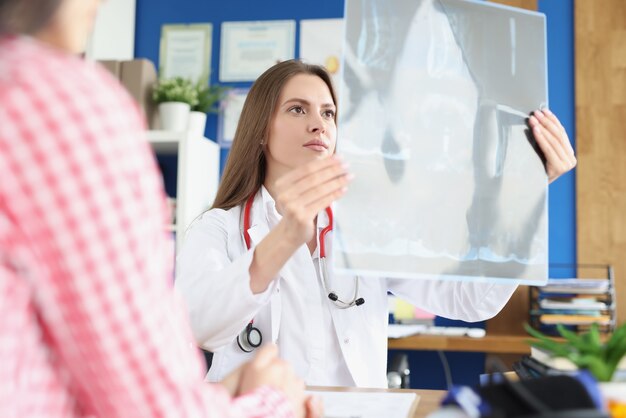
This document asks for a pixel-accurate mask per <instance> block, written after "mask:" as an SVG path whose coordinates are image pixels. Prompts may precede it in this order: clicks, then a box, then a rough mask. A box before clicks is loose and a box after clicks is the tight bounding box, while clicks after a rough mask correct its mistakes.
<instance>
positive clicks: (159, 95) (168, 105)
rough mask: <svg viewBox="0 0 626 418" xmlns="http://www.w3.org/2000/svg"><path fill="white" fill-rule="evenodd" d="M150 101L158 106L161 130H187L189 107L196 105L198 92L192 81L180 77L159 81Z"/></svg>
mask: <svg viewBox="0 0 626 418" xmlns="http://www.w3.org/2000/svg"><path fill="white" fill-rule="evenodd" d="M152 99H153V100H154V102H155V103H157V104H158V105H159V116H160V117H161V128H162V129H165V130H171V131H185V130H187V124H188V120H189V112H190V111H191V107H192V106H195V105H196V104H197V103H198V92H197V90H196V87H195V85H194V84H193V82H192V81H190V80H187V79H184V78H182V77H174V78H168V79H161V80H159V81H157V83H156V84H155V86H154V88H153V90H152Z"/></svg>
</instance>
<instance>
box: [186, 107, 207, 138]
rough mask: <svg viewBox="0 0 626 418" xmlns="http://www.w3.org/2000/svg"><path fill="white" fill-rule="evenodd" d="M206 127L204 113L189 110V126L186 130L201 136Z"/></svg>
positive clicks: (195, 135) (192, 134) (193, 134)
mask: <svg viewBox="0 0 626 418" xmlns="http://www.w3.org/2000/svg"><path fill="white" fill-rule="evenodd" d="M205 128H206V113H204V112H191V113H190V114H189V126H188V127H187V132H189V134H190V135H191V136H194V137H203V136H204V129H205Z"/></svg>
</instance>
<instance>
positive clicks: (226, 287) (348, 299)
mask: <svg viewBox="0 0 626 418" xmlns="http://www.w3.org/2000/svg"><path fill="white" fill-rule="evenodd" d="M529 123H530V124H531V127H532V128H533V129H534V133H535V136H536V138H537V141H538V143H539V145H540V146H541V148H542V150H543V151H544V153H545V154H546V158H547V161H548V162H547V171H548V175H549V177H550V180H554V179H555V178H556V177H558V176H559V175H560V174H562V173H564V172H565V171H567V170H569V169H571V168H572V167H573V166H574V165H575V158H574V153H573V151H572V149H571V146H570V145H569V140H568V138H567V135H566V134H565V131H564V130H563V128H562V127H561V125H560V123H559V122H558V120H557V119H556V118H555V117H554V116H553V115H552V114H551V113H550V112H549V111H547V110H546V111H543V112H541V111H537V112H535V113H534V116H531V118H530V121H529ZM336 133H337V126H336V97H335V92H334V90H333V87H332V83H331V80H330V78H329V76H328V74H327V73H326V71H325V70H324V69H323V68H322V67H319V66H315V65H306V64H303V63H301V62H299V61H296V60H291V61H285V62H282V63H280V64H276V65H275V66H273V67H272V68H270V69H268V70H267V71H266V72H265V73H264V74H262V75H261V76H260V77H259V78H258V79H257V81H256V82H255V83H254V85H253V86H252V88H251V89H250V92H249V94H248V97H247V99H246V102H245V105H244V107H243V110H242V113H241V117H240V121H239V125H238V127H237V131H236V134H235V138H234V141H233V146H232V149H231V151H230V156H229V159H228V162H227V164H226V168H225V170H224V174H223V178H222V182H221V185H220V188H219V190H218V193H217V197H216V200H215V202H214V205H213V208H212V209H211V210H209V211H208V212H206V213H204V214H203V215H202V216H201V217H200V218H199V219H198V220H197V221H196V222H195V223H194V224H193V225H192V227H191V228H190V229H189V231H188V232H187V236H186V240H185V243H184V245H183V247H182V249H181V252H180V254H179V257H178V266H177V280H176V287H177V288H178V290H179V291H180V292H181V293H182V295H183V297H184V298H185V299H186V302H187V305H188V307H189V310H190V319H191V325H192V329H193V331H194V334H195V337H196V339H197V341H198V343H199V344H200V345H201V346H202V347H203V348H205V349H207V350H210V351H213V352H214V357H213V364H212V367H211V369H210V370H209V373H208V376H207V377H208V379H209V380H210V381H220V380H221V379H223V378H224V376H226V375H227V374H228V373H229V372H230V371H232V370H233V369H235V368H236V367H237V366H239V365H240V364H242V363H243V362H245V361H246V360H249V359H250V358H251V356H252V355H253V354H252V352H253V351H254V350H255V346H257V345H259V344H264V343H267V342H275V343H276V344H277V345H278V347H279V350H280V356H281V357H282V358H284V359H285V360H287V361H288V362H290V363H291V364H292V365H293V367H294V368H295V371H296V373H297V374H298V375H299V376H301V377H302V378H303V379H304V380H305V382H306V383H307V384H308V385H325V386H361V387H386V385H387V381H386V360H387V321H388V306H387V290H390V291H392V292H393V293H394V294H395V295H398V296H400V297H402V298H404V299H407V300H409V301H412V302H413V303H414V304H415V305H416V306H419V307H420V308H422V309H425V310H427V311H430V312H432V313H434V314H437V315H440V316H445V317H447V318H453V319H462V320H465V321H481V320H485V319H487V318H490V317H492V316H493V315H495V314H496V313H497V312H498V311H499V310H500V309H501V308H502V307H503V306H504V304H505V303H506V301H507V300H508V299H509V297H510V296H511V294H512V293H513V291H514V290H515V286H514V285H500V284H483V283H480V284H478V283H464V282H442V281H427V280H419V281H412V280H394V279H387V278H379V279H376V278H367V279H359V278H355V277H339V276H333V275H332V274H331V275H330V277H326V275H324V276H321V275H320V268H319V266H320V263H319V260H320V256H321V255H322V254H320V253H321V252H326V253H328V254H330V253H331V249H330V244H331V239H330V235H329V234H327V233H326V232H327V231H326V232H323V231H324V228H326V227H327V226H328V223H329V221H328V214H327V212H326V211H325V208H327V207H329V206H330V205H331V204H332V202H333V201H335V200H337V199H338V198H340V197H341V196H342V195H343V194H344V193H345V191H346V188H347V186H348V184H349V182H350V180H351V175H350V174H349V171H348V167H347V166H346V164H344V163H343V162H342V161H341V159H340V158H338V157H337V156H335V155H334V152H335V145H336ZM321 235H326V236H325V237H322V236H321ZM324 244H325V246H324ZM329 262H330V261H329Z"/></svg>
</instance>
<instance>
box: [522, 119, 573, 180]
mask: <svg viewBox="0 0 626 418" xmlns="http://www.w3.org/2000/svg"><path fill="white" fill-rule="evenodd" d="M528 122H529V124H530V126H531V128H532V129H533V134H534V135H535V138H536V139H537V143H538V144H539V147H540V148H541V150H542V151H543V153H544V155H545V157H546V172H547V174H548V178H549V180H550V181H551V182H552V181H554V180H556V179H557V178H558V177H559V176H561V175H562V174H563V173H566V172H568V171H570V170H571V169H572V168H574V167H575V166H576V156H575V155H574V149H573V148H572V145H571V144H570V142H569V137H568V136H567V132H566V131H565V128H564V127H563V125H562V124H561V122H560V121H559V120H558V118H557V117H556V116H555V115H554V113H552V112H550V111H549V110H548V109H543V110H536V111H534V112H533V115H532V116H531V117H530V118H529V120H528Z"/></svg>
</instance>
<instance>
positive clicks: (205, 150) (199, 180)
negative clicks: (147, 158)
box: [147, 131, 220, 250]
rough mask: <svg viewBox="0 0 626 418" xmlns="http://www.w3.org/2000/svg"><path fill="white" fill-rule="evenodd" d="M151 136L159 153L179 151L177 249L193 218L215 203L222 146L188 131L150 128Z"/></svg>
mask: <svg viewBox="0 0 626 418" xmlns="http://www.w3.org/2000/svg"><path fill="white" fill-rule="evenodd" d="M147 138H148V141H149V142H150V144H151V145H152V148H153V149H154V151H155V152H156V153H159V154H177V155H178V156H177V159H178V169H177V173H176V189H177V190H176V194H177V196H176V225H168V226H167V229H168V230H169V231H172V232H175V233H176V249H177V250H178V249H179V248H180V247H181V244H182V241H183V239H184V238H185V231H186V230H187V228H188V227H189V225H190V224H191V223H192V222H193V220H194V219H195V218H196V217H197V216H198V215H200V214H201V213H202V212H204V211H206V210H207V209H209V208H210V207H211V205H212V204H213V200H214V199H215V195H216V194H217V186H218V182H219V164H220V148H219V146H218V145H217V144H216V143H215V142H213V141H211V140H209V139H207V138H204V137H201V136H190V135H188V134H187V133H186V132H172V131H148V133H147Z"/></svg>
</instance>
